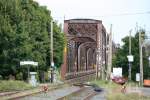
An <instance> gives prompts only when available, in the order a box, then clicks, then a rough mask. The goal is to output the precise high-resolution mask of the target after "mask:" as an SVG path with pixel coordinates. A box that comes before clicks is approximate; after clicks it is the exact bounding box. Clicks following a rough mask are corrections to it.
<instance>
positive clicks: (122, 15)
mask: <svg viewBox="0 0 150 100" xmlns="http://www.w3.org/2000/svg"><path fill="white" fill-rule="evenodd" d="M34 1H37V2H38V3H39V4H40V5H42V6H46V7H47V9H49V10H50V11H51V16H52V17H53V19H54V20H57V22H58V23H59V24H63V21H64V19H65V20H67V19H74V18H91V19H96V20H102V23H103V25H104V27H105V28H106V31H107V33H109V32H110V25H111V24H112V33H113V40H114V41H115V43H120V44H121V45H122V44H123V43H122V42H121V39H122V38H124V37H125V36H127V35H129V31H130V30H132V33H131V35H132V36H133V35H134V34H135V27H136V23H137V25H138V26H139V27H143V28H145V29H146V33H147V34H149V35H150V0H34Z"/></svg>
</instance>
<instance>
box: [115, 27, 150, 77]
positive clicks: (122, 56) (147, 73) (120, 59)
mask: <svg viewBox="0 0 150 100" xmlns="http://www.w3.org/2000/svg"><path fill="white" fill-rule="evenodd" d="M139 32H141V33H142V34H143V35H144V34H145V31H144V30H143V29H141V30H140V31H139ZM139 32H137V33H136V35H135V36H134V37H131V41H132V47H131V48H132V50H131V52H132V53H131V54H132V55H133V56H134V62H132V80H135V75H136V73H139V72H140V67H139V66H140V63H139V62H140V61H139V60H140V57H139ZM122 41H123V43H124V44H123V46H122V47H121V48H119V49H118V51H117V53H116V55H115V56H114V57H113V66H114V67H122V69H123V75H124V76H125V77H128V68H129V67H128V59H127V55H129V37H128V36H126V37H125V38H123V39H122ZM143 64H144V65H143V66H144V79H147V78H149V77H150V68H148V59H147V57H146V53H145V48H143Z"/></svg>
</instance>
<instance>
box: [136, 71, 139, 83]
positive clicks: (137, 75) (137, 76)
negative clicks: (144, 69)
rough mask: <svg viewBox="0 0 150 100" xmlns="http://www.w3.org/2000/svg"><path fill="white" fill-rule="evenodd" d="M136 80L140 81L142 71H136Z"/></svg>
mask: <svg viewBox="0 0 150 100" xmlns="http://www.w3.org/2000/svg"><path fill="white" fill-rule="evenodd" d="M136 81H137V82H139V81H140V73H136Z"/></svg>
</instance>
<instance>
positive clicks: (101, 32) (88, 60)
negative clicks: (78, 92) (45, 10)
mask: <svg viewBox="0 0 150 100" xmlns="http://www.w3.org/2000/svg"><path fill="white" fill-rule="evenodd" d="M64 33H65V36H66V40H67V41H66V42H67V43H66V47H65V49H64V61H63V65H62V66H61V76H62V78H63V79H72V78H76V77H80V76H83V75H88V74H94V73H96V75H98V73H99V72H100V73H102V72H101V71H103V72H104V69H105V67H106V63H105V62H106V60H107V59H106V58H107V57H106V48H105V47H106V30H105V28H104V26H103V24H102V21H101V20H94V19H71V20H64Z"/></svg>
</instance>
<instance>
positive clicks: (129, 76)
mask: <svg viewBox="0 0 150 100" xmlns="http://www.w3.org/2000/svg"><path fill="white" fill-rule="evenodd" d="M129 55H130V56H131V30H130V31H129ZM128 78H129V81H131V62H130V61H129V75H128Z"/></svg>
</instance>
